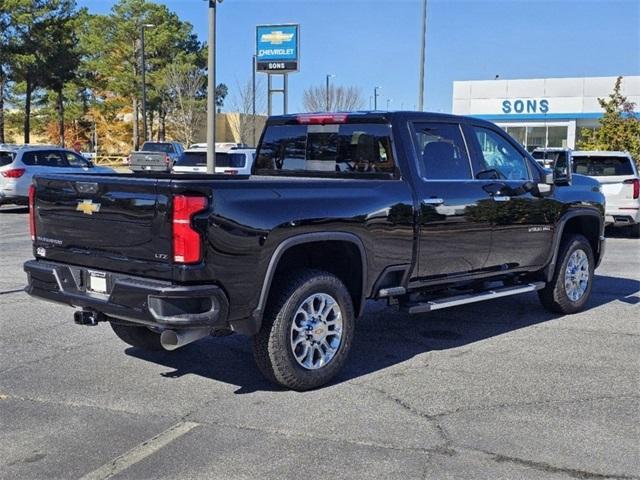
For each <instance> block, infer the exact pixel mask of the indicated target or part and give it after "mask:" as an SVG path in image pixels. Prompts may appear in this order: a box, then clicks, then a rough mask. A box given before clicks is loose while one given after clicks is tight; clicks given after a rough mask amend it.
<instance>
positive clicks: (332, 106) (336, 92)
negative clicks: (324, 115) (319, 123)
mask: <svg viewBox="0 0 640 480" xmlns="http://www.w3.org/2000/svg"><path fill="white" fill-rule="evenodd" d="M327 100H329V108H328V110H329V111H332V112H351V111H354V110H360V109H362V108H363V107H364V99H363V97H362V90H361V89H360V88H359V87H344V86H334V85H331V86H330V87H329V96H328V98H327V87H326V86H320V87H309V88H307V89H306V90H305V91H304V97H303V104H304V108H305V110H306V111H307V112H324V111H326V110H327Z"/></svg>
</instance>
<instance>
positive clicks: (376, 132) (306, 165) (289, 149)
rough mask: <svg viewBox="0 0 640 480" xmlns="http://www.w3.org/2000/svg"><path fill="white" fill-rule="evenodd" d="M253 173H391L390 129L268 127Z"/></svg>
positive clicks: (368, 126)
mask: <svg viewBox="0 0 640 480" xmlns="http://www.w3.org/2000/svg"><path fill="white" fill-rule="evenodd" d="M255 169H256V172H257V173H270V172H271V173H272V172H274V171H275V172H283V171H291V172H340V173H355V174H367V173H387V174H392V173H394V172H395V164H394V161H393V153H392V148H391V126H390V125H386V124H374V123H354V124H328V125H271V126H269V127H267V129H266V132H265V134H264V138H263V140H262V144H261V146H260V151H259V152H258V153H257V156H256V167H255Z"/></svg>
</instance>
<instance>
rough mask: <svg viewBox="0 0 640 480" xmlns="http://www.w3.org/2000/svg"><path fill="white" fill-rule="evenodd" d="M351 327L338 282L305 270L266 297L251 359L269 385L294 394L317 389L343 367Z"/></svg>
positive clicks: (346, 298)
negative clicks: (269, 382)
mask: <svg viewBox="0 0 640 480" xmlns="http://www.w3.org/2000/svg"><path fill="white" fill-rule="evenodd" d="M354 328H355V315H354V311H353V302H352V301H351V296H350V294H349V291H348V290H347V288H346V287H345V285H344V284H343V283H342V281H340V279H339V278H338V277H336V276H335V275H332V274H330V273H327V272H321V271H317V270H305V271H302V272H299V273H297V274H294V275H292V276H290V277H289V278H288V279H287V280H286V281H285V283H284V285H283V286H282V288H281V289H280V291H279V292H278V293H277V294H276V295H274V296H273V297H272V298H271V300H270V304H269V306H268V308H267V312H266V313H265V317H264V320H263V324H262V328H261V330H260V332H259V333H258V334H257V335H256V336H255V337H254V338H253V352H254V357H255V360H256V363H257V365H258V368H259V369H260V371H261V372H262V373H263V374H264V375H265V377H267V379H269V380H270V381H272V382H274V383H277V384H279V385H281V386H283V387H286V388H291V389H293V390H309V389H312V388H317V387H319V386H321V385H324V384H325V383H327V382H329V381H330V380H331V379H332V378H333V377H334V376H335V375H336V374H337V373H338V371H339V370H340V369H341V368H342V367H343V365H344V363H345V362H346V360H347V356H348V354H349V350H350V349H351V344H352V342H353V334H354Z"/></svg>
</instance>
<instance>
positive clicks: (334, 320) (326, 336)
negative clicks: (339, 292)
mask: <svg viewBox="0 0 640 480" xmlns="http://www.w3.org/2000/svg"><path fill="white" fill-rule="evenodd" d="M341 340H342V311H341V310H340V305H338V302H336V300H335V299H334V298H333V297H332V296H331V295H327V294H326V293H316V294H313V295H311V296H310V297H309V298H307V299H306V300H305V301H304V302H302V304H301V305H300V307H298V310H297V311H296V314H295V315H294V317H293V322H291V335H290V341H291V351H292V352H293V356H294V357H295V359H296V361H297V362H298V364H299V365H300V366H301V367H303V368H305V369H307V370H317V369H319V368H322V367H324V366H325V365H327V364H328V363H329V362H331V360H332V359H333V357H334V356H335V355H336V353H337V351H338V348H340V342H341Z"/></svg>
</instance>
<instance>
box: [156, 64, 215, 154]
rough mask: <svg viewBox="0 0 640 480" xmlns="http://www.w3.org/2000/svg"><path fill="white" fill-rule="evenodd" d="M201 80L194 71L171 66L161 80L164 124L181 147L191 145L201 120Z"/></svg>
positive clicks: (203, 106) (202, 105) (194, 69)
mask: <svg viewBox="0 0 640 480" xmlns="http://www.w3.org/2000/svg"><path fill="white" fill-rule="evenodd" d="M204 88H205V77H204V75H203V74H202V72H201V71H200V70H198V69H197V68H184V67H182V66H180V65H171V66H169V68H168V69H167V74H166V77H165V91H164V100H165V102H164V103H165V106H166V109H167V118H166V121H167V124H168V126H169V128H171V130H172V131H173V133H174V136H175V139H176V140H178V141H180V142H182V143H183V144H184V145H190V144H192V143H193V140H194V138H195V135H196V132H197V131H198V127H199V126H200V125H201V123H202V122H203V121H204V118H205V110H206V108H205V104H204V100H203V91H204Z"/></svg>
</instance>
